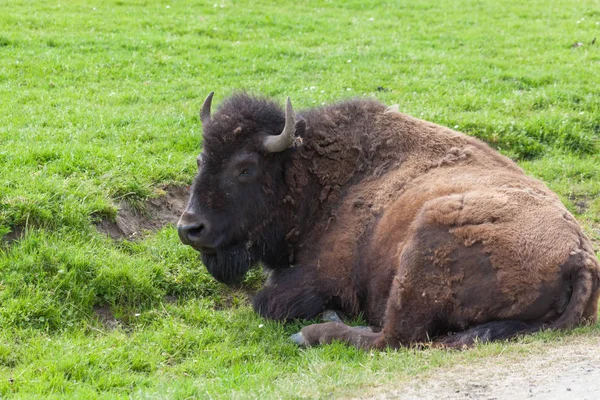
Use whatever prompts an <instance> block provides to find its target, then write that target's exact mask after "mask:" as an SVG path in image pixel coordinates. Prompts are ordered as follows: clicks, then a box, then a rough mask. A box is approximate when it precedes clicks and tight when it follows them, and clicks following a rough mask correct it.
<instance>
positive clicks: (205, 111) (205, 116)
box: [200, 92, 215, 124]
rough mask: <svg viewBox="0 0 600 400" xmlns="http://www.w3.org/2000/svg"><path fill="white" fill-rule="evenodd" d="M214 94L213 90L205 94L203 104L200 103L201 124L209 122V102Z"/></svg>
mask: <svg viewBox="0 0 600 400" xmlns="http://www.w3.org/2000/svg"><path fill="white" fill-rule="evenodd" d="M214 94H215V92H210V93H209V94H208V96H206V99H205V100H204V104H202V110H201V111H200V121H202V124H206V123H208V122H210V104H211V103H212V98H213V96H214Z"/></svg>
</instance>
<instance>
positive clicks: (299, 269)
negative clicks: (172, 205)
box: [178, 93, 600, 349]
mask: <svg viewBox="0 0 600 400" xmlns="http://www.w3.org/2000/svg"><path fill="white" fill-rule="evenodd" d="M212 97H213V93H211V94H210V95H209V96H208V97H207V98H206V100H205V102H204V105H203V106H202V109H201V113H200V118H201V121H202V127H203V131H204V135H203V141H204V142H203V148H202V152H201V154H200V155H199V157H198V159H197V160H198V174H197V176H196V177H195V179H194V182H193V185H192V187H191V196H190V199H189V203H188V206H187V209H186V210H185V212H184V213H183V215H182V216H181V219H180V221H179V223H178V233H179V236H180V238H181V241H182V242H183V243H184V244H187V245H190V246H192V247H193V248H194V249H196V250H197V251H199V252H200V253H201V258H202V261H203V263H204V265H205V266H206V268H207V269H208V271H209V272H210V274H212V276H213V277H214V278H216V279H217V280H219V281H221V282H224V283H227V284H231V283H235V282H238V281H240V280H241V279H242V278H243V277H244V275H245V274H246V272H247V271H248V270H249V269H250V268H251V267H252V266H254V265H257V264H259V263H260V264H262V265H263V266H264V267H265V268H266V269H267V270H268V271H269V272H270V274H269V278H268V280H267V282H266V283H265V286H264V287H263V288H262V290H260V291H259V292H258V293H257V294H256V295H255V297H254V299H253V306H254V309H255V310H256V312H257V313H259V314H260V315H261V316H263V317H265V318H269V319H273V320H279V321H286V320H291V319H312V318H315V317H317V316H318V315H319V314H321V313H323V312H324V311H325V310H339V311H341V312H343V313H344V314H345V315H348V316H357V315H362V316H363V317H364V318H365V319H366V321H368V323H369V325H370V326H371V327H372V329H365V328H360V327H350V326H347V325H345V324H344V323H342V322H341V321H339V320H338V321H337V322H335V321H332V322H326V323H321V324H313V325H309V326H307V327H305V328H303V329H302V331H301V332H300V333H298V334H296V335H294V336H293V338H294V339H295V341H296V342H298V343H300V344H304V345H314V344H323V343H329V342H331V341H333V340H339V341H343V342H346V343H349V344H351V345H354V346H356V347H359V348H364V349H370V348H384V347H387V346H390V347H399V346H410V345H416V344H419V343H423V342H430V341H433V343H437V344H439V345H440V346H448V347H463V346H468V345H471V344H473V343H474V342H476V341H482V342H485V341H493V340H501V339H507V338H511V337H514V336H516V335H519V334H523V333H530V332H535V331H538V330H541V329H564V328H572V327H575V326H577V325H580V324H584V323H591V322H594V321H596V318H597V313H598V296H599V293H600V292H599V287H598V286H599V279H600V264H599V263H598V260H597V258H596V257H595V255H594V250H593V248H592V244H591V242H590V240H589V239H588V238H587V237H586V235H585V234H584V233H583V231H582V229H581V228H580V226H579V225H578V223H577V222H576V221H575V219H574V218H573V216H572V215H571V214H570V213H569V212H568V211H567V210H566V208H565V207H564V206H563V204H562V203H561V202H560V200H559V199H558V197H557V196H556V195H555V194H554V193H552V192H551V191H550V190H549V189H548V188H547V187H546V186H545V185H544V184H543V183H541V182H540V181H538V180H536V179H533V178H530V177H528V176H526V175H525V174H524V172H523V171H522V170H521V169H520V168H519V167H518V166H517V165H516V164H515V163H514V162H513V161H511V160H510V159H508V158H506V157H504V156H502V155H501V154H499V153H498V152H496V151H494V150H492V149H491V148H490V147H488V146H487V145H486V144H484V143H483V142H481V141H479V140H477V139H475V138H473V137H469V136H467V135H465V134H462V133H459V132H456V131H454V130H451V129H448V128H445V127H442V126H439V125H436V124H433V123H430V122H426V121H423V120H420V119H417V118H413V117H411V116H408V115H406V114H403V113H401V112H399V111H398V110H397V108H394V107H386V106H385V105H383V104H381V103H379V102H377V101H374V100H368V99H352V100H347V101H343V102H340V103H337V104H333V105H330V106H325V107H321V108H317V109H308V110H304V111H301V112H300V113H297V114H296V113H295V112H294V111H293V109H292V105H291V103H290V100H289V98H288V99H287V104H286V107H285V110H284V109H282V108H281V107H280V106H278V105H277V104H276V103H275V102H273V101H271V100H269V99H266V98H261V97H255V96H251V95H248V94H245V93H238V94H234V95H233V96H231V97H230V98H228V99H227V100H225V101H224V102H223V103H222V104H221V106H220V107H219V108H218V110H217V111H216V112H215V113H214V115H211V111H210V110H211V101H212ZM329 315H331V313H330V314H329Z"/></svg>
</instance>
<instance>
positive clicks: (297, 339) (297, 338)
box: [290, 332, 309, 346]
mask: <svg viewBox="0 0 600 400" xmlns="http://www.w3.org/2000/svg"><path fill="white" fill-rule="evenodd" d="M290 339H291V340H292V342H294V343H296V344H297V345H298V346H308V344H309V343H308V342H307V341H306V339H304V336H303V335H302V332H298V333H294V334H293V335H292V336H290Z"/></svg>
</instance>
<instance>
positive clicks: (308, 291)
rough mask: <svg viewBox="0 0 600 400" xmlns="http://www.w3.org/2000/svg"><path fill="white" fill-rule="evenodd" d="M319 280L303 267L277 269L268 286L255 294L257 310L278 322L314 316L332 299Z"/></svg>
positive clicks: (254, 300)
mask: <svg viewBox="0 0 600 400" xmlns="http://www.w3.org/2000/svg"><path fill="white" fill-rule="evenodd" d="M319 282H321V281H319V280H318V279H314V278H313V277H312V273H311V271H310V270H308V269H304V268H302V267H299V266H296V267H292V268H288V269H284V270H275V271H273V273H272V275H271V277H270V278H269V282H268V283H267V285H266V286H265V287H264V288H263V289H262V290H261V291H259V292H258V293H257V294H256V295H255V296H254V299H253V306H254V310H255V311H256V312H257V313H258V314H259V315H261V316H262V317H264V318H268V319H273V320H276V321H289V320H293V319H313V318H315V317H316V316H318V315H319V314H320V313H322V312H323V311H324V310H325V307H326V306H327V303H328V301H329V297H328V296H327V294H326V292H325V290H324V289H323V288H322V287H320V286H318V283H319Z"/></svg>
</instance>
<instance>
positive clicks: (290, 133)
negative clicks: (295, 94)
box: [263, 97, 302, 153]
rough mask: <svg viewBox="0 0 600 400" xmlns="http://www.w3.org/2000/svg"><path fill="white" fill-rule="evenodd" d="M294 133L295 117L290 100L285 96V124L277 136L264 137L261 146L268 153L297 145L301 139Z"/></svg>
mask: <svg viewBox="0 0 600 400" xmlns="http://www.w3.org/2000/svg"><path fill="white" fill-rule="evenodd" d="M295 133H296V117H295V115H294V109H293V108H292V102H291V101H290V98H289V97H288V98H287V102H286V104H285V126H284V127H283V131H281V133H280V134H279V135H277V136H273V135H269V136H267V137H266V138H265V140H264V142H263V146H264V148H265V150H266V151H267V152H268V153H279V152H281V151H284V150H285V149H288V148H290V147H292V146H298V145H299V144H300V143H302V141H301V140H302V139H300V138H296V137H295Z"/></svg>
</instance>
